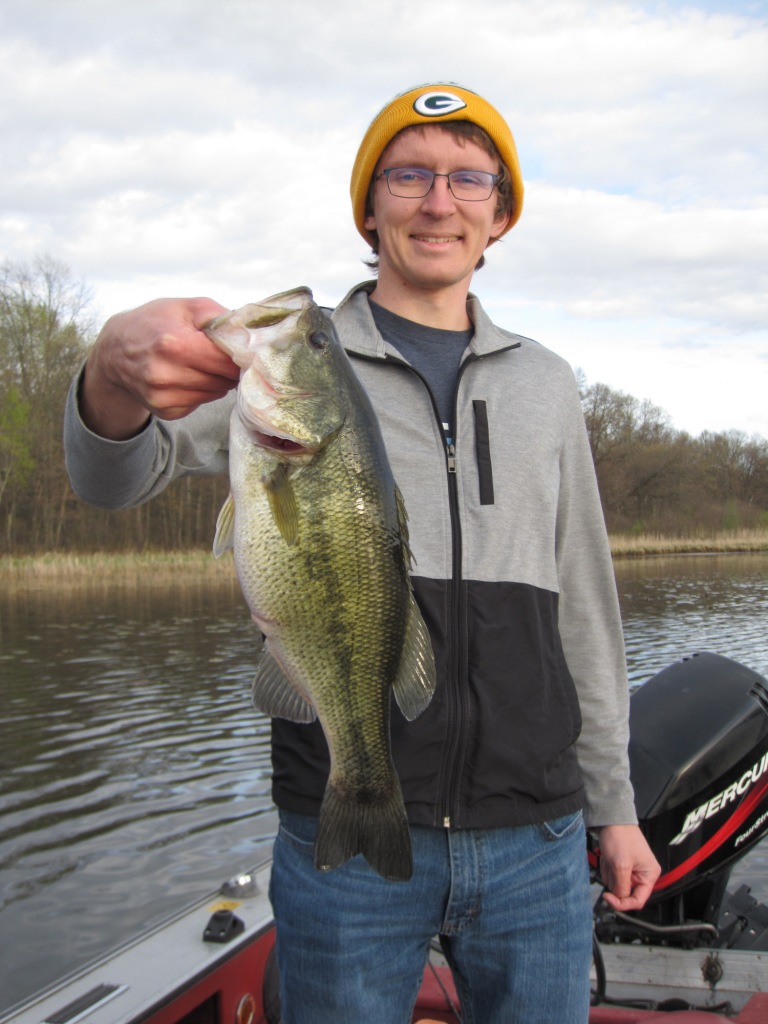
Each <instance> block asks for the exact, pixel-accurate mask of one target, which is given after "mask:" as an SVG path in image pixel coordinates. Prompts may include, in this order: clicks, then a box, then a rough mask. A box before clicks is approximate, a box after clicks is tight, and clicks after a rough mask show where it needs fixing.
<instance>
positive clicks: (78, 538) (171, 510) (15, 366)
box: [0, 256, 768, 554]
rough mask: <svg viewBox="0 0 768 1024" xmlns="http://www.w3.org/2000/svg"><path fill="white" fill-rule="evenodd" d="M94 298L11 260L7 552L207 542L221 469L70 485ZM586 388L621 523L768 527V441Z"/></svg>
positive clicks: (4, 493) (3, 378) (5, 294)
mask: <svg viewBox="0 0 768 1024" xmlns="http://www.w3.org/2000/svg"><path fill="white" fill-rule="evenodd" d="M90 302H91V297H90V292H89V289H88V288H87V286H86V285H85V284H84V283H83V282H80V281H78V280H76V279H75V278H74V277H73V276H72V274H71V273H70V271H69V269H68V268H67V267H66V266H65V265H64V264H62V263H61V262H59V261H58V260H55V259H53V258H52V257H50V256H40V257H38V258H36V259H35V260H33V261H31V262H30V263H20V262H7V263H6V264H4V265H3V266H2V268H0V550H1V551H2V552H3V553H5V554H17V553H33V552H41V551H52V550H59V551H70V552H82V551H125V550H152V549H185V548H193V547H207V546H209V545H210V544H211V543H212V538H213V534H214V530H215V523H216V517H217V515H218V510H219V508H220V507H221V504H222V503H223V501H224V498H225V497H226V493H227V490H228V483H227V481H226V480H225V479H223V478H209V479H201V478H196V479H184V480H181V481H178V482H176V483H175V484H174V485H172V486H171V487H170V488H169V489H168V491H166V492H165V494H163V495H161V496H160V497H159V498H157V499H155V500H154V501H150V502H148V503H147V504H145V505H142V506H141V507H140V508H137V509H132V510H129V511H124V512H105V511H104V510H102V509H94V508H91V507H89V506H88V505H86V504H85V503H83V502H81V501H80V500H79V499H77V498H76V497H75V495H74V494H73V493H72V490H71V488H70V486H69V483H68V480H67V477H66V473H65V470H64V460H63V452H62V445H61V427H62V418H63V410H64V403H65V399H66V395H67V391H68V389H69V385H70V381H71V379H72V377H73V375H74V374H75V373H76V371H77V369H78V367H79V366H80V365H81V363H82V361H83V359H84V358H85V355H86V353H87V351H88V349H89V347H90V345H91V344H92V343H93V340H94V338H95V335H96V329H95V325H94V324H93V322H92V314H91V312H90ZM579 384H580V391H581V398H582V405H583V409H584V416H585V421H586V424H587V431H588V433H589V439H590V444H591V446H592V453H593V457H594V462H595V467H596V471H597V476H598V482H599V486H600V493H601V497H602V501H603V508H604V511H605V516H606V521H607V524H608V528H609V530H610V531H611V532H622V533H623V532H643V533H656V532H658V533H663V534H668V535H671V536H678V535H679V536H682V535H690V534H694V533H698V532H708V533H709V532H714V531H721V530H731V529H734V530H735V529H743V528H760V527H763V528H768V440H766V439H765V438H762V437H760V436H751V437H749V436H747V435H746V434H744V433H742V432H740V431H726V432H720V433H712V432H709V431H705V432H704V433H702V434H700V435H699V436H698V437H692V436H691V435H690V434H688V433H686V432H684V431H679V430H675V429H674V428H673V426H672V425H671V423H670V420H669V417H668V415H667V414H666V413H665V412H664V411H663V410H662V409H660V408H658V407H657V406H655V405H653V404H652V403H651V402H649V401H647V400H640V399H637V398H634V397H632V396H631V395H627V394H624V393H623V392H621V391H616V390H614V389H613V388H610V387H609V386H608V385H606V384H600V383H597V384H588V383H587V381H586V380H585V379H583V377H581V378H580V381H579Z"/></svg>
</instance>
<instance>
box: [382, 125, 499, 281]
mask: <svg viewBox="0 0 768 1024" xmlns="http://www.w3.org/2000/svg"><path fill="white" fill-rule="evenodd" d="M389 167H423V168H426V169H427V170H430V171H435V172H437V173H439V174H449V173H451V172H452V171H467V170H471V171H490V172H491V173H492V174H496V173H498V171H499V167H498V162H497V161H496V160H495V159H494V158H493V157H492V156H490V155H489V154H488V153H486V152H485V151H484V150H483V149H481V148H480V147H479V146H477V145H476V144H475V143H474V142H472V141H470V140H468V139H459V138H457V137H456V136H455V135H451V134H449V133H448V132H446V131H443V130H441V129H440V128H439V127H438V126H436V125H429V126H427V127H425V128H424V129H422V130H420V131H407V132H405V133H403V134H402V135H399V136H397V137H396V138H395V139H394V140H393V141H392V142H391V143H390V144H389V145H388V146H387V148H386V149H385V150H384V152H383V153H382V155H381V159H380V160H379V162H378V164H377V167H376V171H375V175H374V177H375V176H376V175H378V174H380V173H381V171H382V170H384V169H385V168H389ZM496 199H497V197H496V192H495V191H494V192H493V193H492V194H491V196H490V198H488V199H485V200H481V201H479V202H466V201H463V200H460V199H455V198H454V196H453V194H452V193H451V191H450V189H449V188H448V181H447V179H446V178H435V181H434V184H433V186H432V189H431V190H430V192H429V193H428V195H426V196H424V198H423V199H403V198H400V197H397V196H393V195H390V192H389V189H388V188H387V182H386V180H385V179H384V178H380V179H379V180H378V181H377V182H376V184H375V186H374V194H373V213H372V214H370V215H369V216H367V217H366V219H365V226H366V228H368V230H369V231H376V232H377V233H378V236H379V281H380V282H381V283H382V284H387V285H389V286H395V287H407V288H410V289H418V290H428V291H435V290H440V289H444V288H453V287H461V288H463V289H464V290H468V289H469V282H470V280H471V277H472V273H473V271H474V269H475V266H476V264H477V262H478V260H479V259H480V257H481V255H482V254H483V250H484V249H485V248H486V246H487V245H488V242H489V240H490V239H491V238H495V237H497V236H498V235H499V234H500V233H501V231H502V230H503V229H504V226H505V225H506V223H507V219H508V215H507V214H497V213H496Z"/></svg>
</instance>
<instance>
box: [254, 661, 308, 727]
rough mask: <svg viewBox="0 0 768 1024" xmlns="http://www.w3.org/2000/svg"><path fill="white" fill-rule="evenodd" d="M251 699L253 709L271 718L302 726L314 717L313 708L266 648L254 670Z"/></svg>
mask: <svg viewBox="0 0 768 1024" xmlns="http://www.w3.org/2000/svg"><path fill="white" fill-rule="evenodd" d="M251 699H252V701H253V706H254V707H255V708H256V709H257V710H258V711H262V712H263V713H264V714H265V715H269V716H270V718H287V719H288V721H289V722H304V723H309V722H314V721H315V719H316V718H317V712H316V711H315V709H314V706H313V705H312V704H311V703H310V702H309V701H308V700H307V699H306V698H305V697H303V696H302V695H301V694H300V693H299V691H298V690H297V689H296V687H295V686H294V685H293V683H292V682H291V681H290V680H289V679H288V678H287V676H286V675H285V673H284V672H283V670H282V668H281V667H280V664H279V663H278V662H277V661H276V659H275V658H274V657H273V655H272V654H270V652H269V650H268V649H267V648H264V652H263V654H262V656H261V661H260V662H259V667H258V669H257V670H256V678H255V679H254V680H253V691H252V694H251Z"/></svg>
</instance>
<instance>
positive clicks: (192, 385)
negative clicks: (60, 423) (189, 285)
mask: <svg viewBox="0 0 768 1024" xmlns="http://www.w3.org/2000/svg"><path fill="white" fill-rule="evenodd" d="M222 312H225V307H223V306H221V305H219V303H218V302H214V301H213V300H212V299H156V300H155V301H154V302H148V303H147V304H146V305H144V306H139V307H138V308H137V309H132V310H129V311H128V312H125V313H118V314H117V315H116V316H113V317H111V318H110V319H109V320H107V322H106V323H105V324H104V326H103V328H102V330H101V333H100V334H99V336H98V338H97V339H96V344H95V345H94V347H93V349H92V350H91V353H90V355H89V356H88V361H87V362H86V366H85V374H84V378H83V384H82V387H81V391H80V413H81V416H82V418H83V422H84V423H85V424H86V426H87V427H89V429H90V430H92V431H93V432H94V433H96V434H99V435H100V436H101V437H106V438H109V439H110V440H114V441H118V440H123V439H125V438H128V437H132V436H133V435H135V434H137V433H138V432H139V431H140V430H141V429H142V427H143V426H144V425H145V423H146V422H147V420H148V419H149V416H150V414H154V415H155V416H158V417H160V418H161V419H167V420H173V419H180V418H181V417H182V416H187V415H188V414H189V413H190V412H192V411H193V410H194V409H196V408H197V407H198V406H199V405H202V404H203V403H204V402H212V401H214V400H215V399H217V398H222V397H223V396H224V395H225V394H226V393H227V392H228V391H229V390H230V389H231V388H233V387H235V385H236V384H237V383H238V380H239V379H240V371H239V369H238V368H237V366H235V364H234V363H233V362H232V360H231V359H230V358H229V356H227V355H225V354H224V353H223V352H221V351H220V349H218V348H217V347H216V346H215V345H214V344H213V342H211V341H210V340H209V339H208V338H207V337H206V335H205V334H203V333H202V330H201V328H202V327H204V326H205V325H206V324H207V323H209V322H210V321H211V320H212V319H213V318H214V317H216V316H218V315H219V314H220V313H222Z"/></svg>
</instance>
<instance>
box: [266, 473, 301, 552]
mask: <svg viewBox="0 0 768 1024" xmlns="http://www.w3.org/2000/svg"><path fill="white" fill-rule="evenodd" d="M262 484H263V486H264V490H265V491H266V492H267V501H268V502H269V510H270V512H271V513H272V519H273V520H274V523H275V526H276V527H277V528H278V530H279V531H280V533H281V534H282V536H283V539H284V540H285V543H286V544H289V545H293V544H295V543H296V541H297V540H298V536H299V508H298V505H297V504H296V494H295V492H294V490H293V484H292V483H291V477H290V474H289V470H288V467H287V466H286V465H285V464H284V463H282V462H279V463H277V465H276V466H275V468H274V469H273V470H272V472H271V473H269V475H267V476H265V477H264V479H263V480H262Z"/></svg>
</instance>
